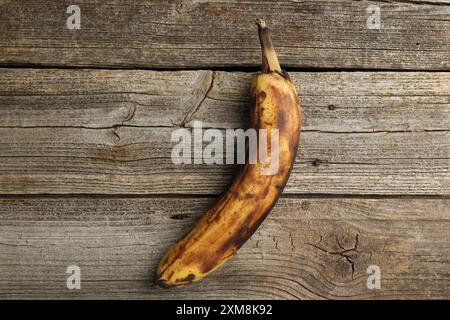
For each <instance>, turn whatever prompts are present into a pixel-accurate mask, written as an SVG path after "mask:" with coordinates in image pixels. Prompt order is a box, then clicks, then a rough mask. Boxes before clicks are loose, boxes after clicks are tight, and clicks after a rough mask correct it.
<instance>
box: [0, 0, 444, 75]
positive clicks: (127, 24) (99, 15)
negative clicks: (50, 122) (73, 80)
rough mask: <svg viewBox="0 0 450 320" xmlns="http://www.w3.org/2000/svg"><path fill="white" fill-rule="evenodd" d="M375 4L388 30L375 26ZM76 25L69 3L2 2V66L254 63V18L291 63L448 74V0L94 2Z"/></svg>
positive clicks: (288, 64)
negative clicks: (70, 22) (370, 23)
mask: <svg viewBox="0 0 450 320" xmlns="http://www.w3.org/2000/svg"><path fill="white" fill-rule="evenodd" d="M369 4H372V5H373V4H375V5H377V6H379V7H380V10H381V15H380V17H381V29H379V30H378V29H369V28H368V27H367V20H368V16H369V15H370V13H368V12H367V8H368V6H369ZM77 5H78V6H80V8H81V29H80V30H69V29H67V27H66V20H67V18H68V17H69V16H70V14H67V13H66V8H67V6H68V4H67V3H65V2H60V1H51V0H45V1H42V0H39V1H38V0H32V1H27V4H26V5H24V4H23V2H22V1H13V0H2V1H0V6H1V10H0V64H2V65H41V66H49V65H50V66H78V67H79V66H81V67H84V66H94V67H139V68H142V67H145V68H210V67H215V68H216V67H255V66H258V65H259V64H260V51H259V50H260V49H259V43H258V39H257V36H256V30H255V25H254V19H255V17H262V18H265V19H266V20H267V22H268V24H269V25H270V27H271V28H272V30H273V37H274V43H275V45H276V48H277V50H278V52H279V55H280V60H281V62H282V64H283V65H284V66H285V67H306V68H341V69H357V68H364V69H396V70H400V69H405V70H407V69H416V70H449V61H450V50H449V49H450V48H449V46H450V3H449V2H448V1H370V2H367V1H342V0H341V1H288V0H280V1H262V0H253V1H245V2H241V1H204V0H201V1H200V0H180V1H144V0H140V1H134V2H133V3H130V2H129V1H122V0H109V1H100V0H95V1H92V0H90V1H87V0H79V1H77Z"/></svg>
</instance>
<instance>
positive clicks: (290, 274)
mask: <svg viewBox="0 0 450 320" xmlns="http://www.w3.org/2000/svg"><path fill="white" fill-rule="evenodd" d="M213 201H214V199H213V198H176V197H175V198H170V199H169V198H109V199H105V198H96V197H66V198H59V199H55V198H42V197H41V198H39V197H34V198H11V197H8V198H2V199H1V200H0V216H1V219H0V283H1V285H0V297H1V298H160V299H170V298H240V299H247V298H259V299H265V298H275V299H280V298H283V299H298V298H301V299H312V298H314V299H321V298H326V299H336V298H345V299H360V298H366V299H367V298H376V299H387V298H399V299H410V298H419V299H420V298H446V299H448V298H450V274H449V270H450V261H449V259H448V257H449V255H450V236H449V233H448V230H449V228H450V200H449V199H405V198H403V199H386V198H380V199H351V198H346V199H344V198H336V199H333V198H328V199H321V198H282V199H281V200H280V202H279V203H278V204H277V206H276V207H275V209H274V211H273V212H272V213H271V215H270V216H269V217H268V218H267V220H266V221H265V222H264V223H263V225H262V226H261V228H260V229H259V230H258V231H257V232H256V233H255V235H254V236H253V237H252V238H251V239H250V240H249V241H248V242H247V243H246V244H245V245H244V247H243V248H242V249H241V250H240V251H239V252H238V254H237V255H236V256H235V257H233V259H231V260H230V261H229V262H228V263H227V264H226V265H225V266H223V267H222V268H221V269H220V270H218V271H217V272H215V273H214V274H213V275H211V276H210V277H208V278H206V279H204V280H203V281H202V282H200V283H198V284H194V285H192V286H190V287H188V288H184V289H176V290H167V289H160V288H156V287H155V286H153V285H151V281H152V278H153V272H154V270H155V267H156V264H157V262H158V260H159V259H160V257H161V255H162V254H163V253H164V251H165V250H166V249H167V248H168V247H169V246H170V245H171V244H172V243H174V241H176V240H177V239H178V238H179V237H181V236H182V234H183V233H184V232H186V231H187V230H188V229H189V228H190V227H191V226H192V225H193V223H194V222H195V221H196V220H197V219H198V217H199V216H200V215H201V214H203V213H204V212H205V211H206V209H207V208H208V207H209V206H210V205H211V204H212V202H213ZM69 265H77V266H79V267H80V268H81V290H72V291H71V290H68V289H67V288H66V277H67V276H68V275H67V274H66V273H65V271H66V268H67V267H68V266H69ZM371 265H377V266H379V267H380V269H381V289H376V290H370V289H368V288H367V286H366V282H367V278H368V276H369V275H368V274H367V268H368V267H369V266H371Z"/></svg>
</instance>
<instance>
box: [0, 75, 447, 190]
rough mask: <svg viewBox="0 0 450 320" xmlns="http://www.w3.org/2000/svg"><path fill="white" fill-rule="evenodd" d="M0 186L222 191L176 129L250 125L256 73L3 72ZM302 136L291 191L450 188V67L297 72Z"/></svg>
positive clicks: (223, 176) (221, 177)
mask: <svg viewBox="0 0 450 320" xmlns="http://www.w3.org/2000/svg"><path fill="white" fill-rule="evenodd" d="M0 72H1V74H2V77H0V118H1V119H2V121H1V122H0V158H1V163H0V193H3V194H7V193H14V194H22V193H24V194H27V193H29V194H35V193H108V194H111V193H116V194H124V193H135V194H149V193H156V194H164V193H191V194H217V193H221V192H222V191H223V189H224V188H225V187H226V185H227V183H228V182H229V181H230V179H231V177H232V173H233V171H234V170H235V167H234V166H230V165H213V166H208V165H201V166H199V165H174V164H173V163H172V160H171V158H170V155H171V151H172V147H173V146H174V145H175V143H172V142H171V140H170V137H171V134H172V133H173V131H174V130H175V129H177V128H179V126H181V125H182V126H186V127H190V126H191V125H192V121H193V120H195V119H197V120H202V121H203V123H204V125H205V126H207V127H217V128H222V129H223V128H237V127H243V128H245V127H246V122H247V114H248V107H249V105H250V104H251V101H250V99H249V93H248V91H249V88H248V82H249V79H250V74H246V73H229V72H214V73H213V72H210V71H184V72H153V71H106V70H35V69H12V70H11V69H2V70H1V71H0ZM292 77H293V78H294V80H295V82H296V84H297V86H298V87H299V88H300V92H301V97H302V103H303V111H304V113H303V116H304V117H303V133H302V137H301V146H300V148H299V152H298V157H297V161H296V164H295V167H294V170H293V173H292V176H291V179H290V182H289V183H288V185H287V187H286V193H335V194H441V195H448V194H450V175H449V172H450V161H449V154H450V142H449V141H450V139H449V136H450V131H449V128H450V116H449V112H448V110H449V106H450V87H449V86H448V83H449V82H450V74H449V73H417V72H411V73H409V72H408V73H395V72H393V73H390V72H387V73H384V72H383V73H377V72H375V73H366V72H352V73H346V72H343V73H342V72H339V73H293V74H292Z"/></svg>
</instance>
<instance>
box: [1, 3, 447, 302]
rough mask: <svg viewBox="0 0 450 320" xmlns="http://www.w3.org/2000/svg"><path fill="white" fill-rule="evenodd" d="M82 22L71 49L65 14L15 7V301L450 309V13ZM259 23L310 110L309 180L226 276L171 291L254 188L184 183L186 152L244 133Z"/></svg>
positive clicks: (402, 7)
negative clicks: (71, 284) (168, 277)
mask: <svg viewBox="0 0 450 320" xmlns="http://www.w3.org/2000/svg"><path fill="white" fill-rule="evenodd" d="M369 4H372V5H376V6H377V7H378V8H379V10H380V11H379V13H380V22H381V27H380V28H379V29H376V28H375V29H374V28H372V26H371V25H370V26H368V21H369V22H373V21H372V20H371V19H373V14H376V10H377V9H376V8H375V9H373V8H370V9H369V10H368V9H367V8H368V6H369ZM77 5H78V6H79V7H80V9H81V29H73V30H71V29H68V28H67V26H66V20H67V19H68V18H69V17H70V15H71V14H70V13H66V9H67V8H66V6H67V4H66V3H65V2H61V1H56V0H54V1H50V0H44V1H42V0H41V1H37V0H32V1H27V3H26V4H25V3H23V2H22V1H13V0H6V1H5V0H3V1H0V8H1V10H0V66H1V69H0V297H1V298H143V299H171V298H244V299H246V298H261V299H266V298H268V299H272V298H273V299H322V298H324V299H336V298H346V299H347V298H348V299H355V298H356V299H359V298H362V299H367V298H376V299H387V298H401V299H409V298H447V299H448V298H450V160H449V159H450V1H448V0H425V1H393V2H386V1H371V2H366V1H340V0H339V1H284V0H280V1H276V2H273V1H261V0H258V1H246V2H241V1H208V0H202V1H200V0H186V1H134V2H131V1H121V0H108V1H100V0H95V1H93V0H91V1H84V0H79V1H77ZM255 17H261V18H265V19H266V21H267V22H268V24H269V25H270V27H271V28H272V31H273V32H272V33H273V40H274V44H275V46H276V48H277V50H278V52H279V55H280V61H281V63H282V64H283V65H284V66H285V67H286V69H287V70H288V71H289V72H290V74H291V76H292V78H293V79H294V81H295V83H296V85H297V86H298V88H299V91H300V95H301V100H302V107H303V124H302V125H303V130H302V136H301V145H300V147H299V152H298V156H297V160H296V163H295V166H294V169H293V172H292V175H291V178H290V180H289V183H288V185H287V186H286V189H285V192H284V194H283V196H282V198H281V199H280V201H279V202H278V204H277V206H276V207H275V209H274V210H273V212H272V213H271V214H270V216H269V217H268V218H267V219H266V221H265V222H264V223H263V225H262V226H261V227H260V228H259V229H258V231H257V232H256V233H255V234H254V236H253V237H252V238H251V239H250V240H249V241H248V242H247V243H246V244H245V245H244V247H243V248H242V249H241V250H240V251H239V252H238V254H236V255H235V257H234V258H233V259H232V260H231V261H229V262H228V263H227V264H226V265H225V266H224V267H222V268H221V269H220V270H219V271H217V272H215V273H214V274H212V275H211V276H210V277H208V278H206V279H205V280H203V281H201V282H199V283H196V284H194V285H192V286H189V287H186V288H181V289H171V290H167V289H161V288H158V287H156V286H154V285H152V279H153V274H154V270H155V267H156V264H157V262H158V261H159V259H160V258H161V255H162V254H163V253H164V251H165V250H166V249H167V248H168V247H169V246H170V245H172V244H173V243H174V242H175V241H176V240H177V239H178V238H179V237H180V236H182V235H183V233H184V232H186V231H187V230H189V229H190V227H191V226H192V225H193V224H194V223H195V221H196V220H197V219H198V218H199V217H200V216H201V215H202V214H203V213H204V212H205V211H206V210H207V208H208V207H209V206H210V205H211V204H212V203H213V202H214V200H215V199H216V198H217V196H218V195H219V194H220V193H221V192H223V191H224V189H225V188H226V186H227V184H228V183H229V182H230V181H231V179H232V175H233V172H234V170H235V169H236V167H235V166H233V165H204V164H203V165H174V164H173V163H172V161H171V158H170V155H171V150H172V147H173V145H174V143H173V142H171V140H170V137H171V133H172V132H173V131H174V130H176V129H177V128H180V127H186V128H191V127H192V123H193V121H194V120H201V121H203V125H204V126H205V127H208V128H219V129H226V128H246V126H247V122H248V113H249V106H250V105H251V100H250V96H249V82H250V77H251V73H252V72H255V71H257V70H258V68H259V65H260V49H259V43H258V39H257V35H256V27H255V25H254V18H255ZM375 22H376V21H375ZM71 265H75V266H78V267H79V268H80V270H81V289H79V290H77V289H74V290H69V289H68V288H67V286H66V280H67V278H68V277H69V276H70V275H69V274H67V273H66V270H67V268H68V266H71ZM373 266H378V267H379V268H380V272H381V288H380V289H373V288H372V289H371V288H370V286H369V287H368V286H367V282H368V278H369V277H370V276H371V274H370V272H371V270H373ZM368 272H369V273H368Z"/></svg>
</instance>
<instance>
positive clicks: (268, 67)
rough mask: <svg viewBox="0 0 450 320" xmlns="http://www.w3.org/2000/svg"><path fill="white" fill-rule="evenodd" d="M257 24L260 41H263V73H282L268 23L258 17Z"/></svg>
mask: <svg viewBox="0 0 450 320" xmlns="http://www.w3.org/2000/svg"><path fill="white" fill-rule="evenodd" d="M256 24H257V25H258V34H259V41H260V42H261V53H262V67H261V70H262V72H263V73H269V72H273V71H275V72H278V73H282V71H281V67H280V63H279V62H278V57H277V54H276V52H275V49H274V48H273V45H272V39H271V38H270V34H269V29H268V28H267V25H266V23H265V22H264V21H263V20H261V19H259V18H257V19H256Z"/></svg>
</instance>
